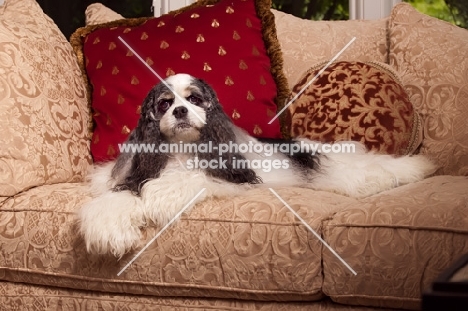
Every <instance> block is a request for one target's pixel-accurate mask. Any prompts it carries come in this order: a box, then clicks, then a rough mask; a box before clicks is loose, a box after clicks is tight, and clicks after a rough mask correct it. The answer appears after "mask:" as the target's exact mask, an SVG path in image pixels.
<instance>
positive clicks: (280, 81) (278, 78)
mask: <svg viewBox="0 0 468 311" xmlns="http://www.w3.org/2000/svg"><path fill="white" fill-rule="evenodd" d="M219 1H220V0H199V1H197V2H194V3H192V4H190V5H189V6H186V7H184V8H181V9H179V10H175V11H172V12H169V13H167V14H166V15H164V16H167V15H173V16H176V15H178V14H181V13H184V12H186V11H189V10H192V9H194V8H197V7H201V6H205V5H212V4H216V3H217V2H219ZM255 8H256V11H257V16H258V17H259V19H260V20H261V23H262V30H263V31H262V35H263V41H264V42H265V48H266V50H267V53H268V56H269V57H270V62H271V69H270V71H271V74H272V75H273V78H274V80H275V83H276V86H277V96H276V98H275V104H276V107H277V109H278V111H280V110H281V109H282V108H283V107H284V105H285V104H286V101H287V99H288V98H289V95H290V91H289V87H288V81H287V79H286V76H285V75H284V72H283V53H282V51H281V47H280V44H279V42H278V38H277V35H276V25H275V16H274V15H273V13H272V12H271V11H270V8H271V0H255ZM154 18H155V17H140V18H125V19H119V20H116V21H111V22H107V23H102V24H97V25H89V26H85V27H81V28H78V29H77V30H76V31H75V32H74V33H73V34H72V35H71V37H70V43H71V45H72V47H73V50H74V51H75V54H76V57H77V59H78V64H79V66H80V69H81V73H82V76H83V79H84V81H85V85H86V86H87V87H86V89H87V99H88V105H89V111H90V114H91V119H90V123H91V124H90V125H89V129H90V135H92V131H93V128H94V125H93V118H92V113H93V112H92V106H91V100H92V92H93V90H92V86H91V84H90V83H89V79H88V75H87V73H86V65H85V60H84V54H83V40H84V38H86V36H88V35H89V34H90V33H92V32H94V31H96V30H98V29H102V28H112V27H121V26H128V27H137V26H140V25H142V24H143V23H145V22H146V21H147V20H150V19H154ZM279 120H280V126H281V134H282V135H283V138H290V134H289V132H288V131H287V127H286V126H285V122H284V121H285V117H284V114H283V115H281V116H280V117H279Z"/></svg>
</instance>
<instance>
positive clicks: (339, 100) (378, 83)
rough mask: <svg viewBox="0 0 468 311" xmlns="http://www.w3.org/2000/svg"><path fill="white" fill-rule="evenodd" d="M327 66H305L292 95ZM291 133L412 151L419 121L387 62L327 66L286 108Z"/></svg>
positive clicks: (419, 137)
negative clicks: (306, 68) (309, 67)
mask: <svg viewBox="0 0 468 311" xmlns="http://www.w3.org/2000/svg"><path fill="white" fill-rule="evenodd" d="M326 64H327V62H324V63H321V64H318V65H316V66H314V67H312V68H311V69H309V70H308V71H307V72H306V73H305V74H304V75H303V76H302V78H301V79H300V80H299V82H298V83H297V84H296V85H295V86H294V88H293V91H292V95H291V97H290V99H293V98H294V97H295V96H296V95H297V94H298V93H300V91H301V90H302V89H303V88H304V87H305V86H306V85H307V84H308V83H309V81H311V80H312V79H313V78H314V77H315V76H316V75H317V73H318V72H319V71H320V70H321V69H322V68H323V67H324V66H325V65H326ZM286 124H288V125H289V128H288V132H289V134H290V135H291V137H293V138H294V137H307V138H309V139H311V140H316V141H321V142H330V143H331V142H336V141H349V140H352V141H360V142H362V143H363V144H365V146H366V147H367V148H368V149H369V150H373V151H375V152H378V153H387V154H395V155H404V154H411V153H413V152H414V151H415V150H416V148H417V147H418V146H419V145H420V143H421V141H422V133H421V126H420V120H419V116H418V114H417V112H416V111H415V110H414V109H413V105H412V103H411V101H410V100H409V97H408V94H407V93H406V91H405V89H404V88H403V86H402V84H401V82H400V81H399V79H398V77H397V74H396V73H395V72H394V71H393V70H392V69H391V67H390V66H388V65H386V64H382V63H377V62H367V63H363V62H345V61H341V62H337V63H333V64H331V65H330V66H329V67H328V68H327V69H326V70H325V71H324V72H323V73H322V74H321V75H319V76H318V77H317V78H316V80H315V81H314V82H313V83H312V84H310V85H309V86H307V87H306V89H305V90H304V92H303V93H301V94H300V95H299V96H298V98H297V99H295V100H294V101H293V103H292V104H291V105H290V106H289V107H288V110H287V114H286Z"/></svg>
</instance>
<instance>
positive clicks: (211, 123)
mask: <svg viewBox="0 0 468 311" xmlns="http://www.w3.org/2000/svg"><path fill="white" fill-rule="evenodd" d="M197 83H198V85H199V87H201V89H202V92H203V94H206V95H207V96H208V98H209V100H210V103H211V105H210V106H209V107H208V108H207V109H206V125H205V126H204V127H203V128H202V129H201V131H200V142H202V143H208V142H212V144H213V149H214V150H220V149H219V145H220V144H228V143H229V142H232V143H236V141H237V139H236V135H235V133H234V131H233V126H234V124H232V122H231V119H229V117H228V116H227V115H226V114H225V113H224V111H223V108H222V106H221V104H220V103H219V101H218V98H217V96H216V93H215V92H214V90H213V89H212V88H211V87H210V86H209V85H208V84H207V83H206V82H204V81H203V80H198V81H197ZM215 147H216V148H215ZM198 157H199V159H200V160H203V159H205V160H207V161H208V162H210V161H211V160H215V161H216V162H217V163H218V166H219V167H218V168H210V167H208V168H207V169H206V171H207V173H208V174H210V175H211V176H213V177H216V178H221V179H224V180H226V181H229V182H232V183H251V184H257V183H261V182H262V181H261V179H260V177H259V176H257V174H256V173H255V172H254V171H253V170H251V169H249V168H238V167H237V166H236V165H235V163H234V161H239V160H240V161H243V160H245V157H244V156H243V155H242V154H240V153H224V154H222V155H219V154H218V153H217V152H213V153H211V152H208V153H207V152H205V153H199V154H198Z"/></svg>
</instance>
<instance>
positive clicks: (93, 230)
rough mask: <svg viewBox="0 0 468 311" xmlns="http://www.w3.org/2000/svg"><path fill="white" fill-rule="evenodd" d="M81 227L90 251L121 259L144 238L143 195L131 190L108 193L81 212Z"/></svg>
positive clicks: (91, 202) (79, 214)
mask: <svg viewBox="0 0 468 311" xmlns="http://www.w3.org/2000/svg"><path fill="white" fill-rule="evenodd" d="M78 220H79V229H80V233H81V235H82V236H83V238H84V240H85V243H86V249H87V251H88V252H90V253H97V254H108V253H111V254H113V255H114V256H116V257H118V258H121V257H122V256H123V255H124V254H125V253H127V252H128V251H130V250H131V249H133V248H135V247H137V246H138V245H139V244H140V241H141V232H140V227H142V226H144V225H145V221H144V218H143V213H142V203H141V200H140V198H138V197H135V196H134V195H132V194H131V193H130V192H128V191H122V192H106V193H104V194H103V195H101V196H99V197H97V198H95V199H93V200H92V201H90V202H89V203H87V204H85V205H84V206H83V207H82V208H81V210H80V211H79V212H78Z"/></svg>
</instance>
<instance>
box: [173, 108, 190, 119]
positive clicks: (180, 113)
mask: <svg viewBox="0 0 468 311" xmlns="http://www.w3.org/2000/svg"><path fill="white" fill-rule="evenodd" d="M187 112H188V110H187V107H185V106H179V107H176V108H175V109H174V111H173V112H172V114H173V115H174V117H176V119H182V118H183V117H185V116H186V115H187Z"/></svg>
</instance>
